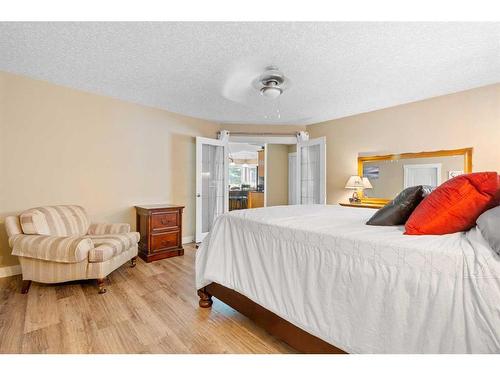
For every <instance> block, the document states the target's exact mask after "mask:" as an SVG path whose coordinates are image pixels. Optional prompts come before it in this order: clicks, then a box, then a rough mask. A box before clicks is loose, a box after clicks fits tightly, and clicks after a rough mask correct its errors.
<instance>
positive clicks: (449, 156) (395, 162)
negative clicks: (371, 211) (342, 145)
mask: <svg viewBox="0 0 500 375" xmlns="http://www.w3.org/2000/svg"><path fill="white" fill-rule="evenodd" d="M472 151H473V149H472V147H470V148H461V149H456V150H441V151H425V152H416V153H404V154H389V155H377V156H359V157H358V175H359V176H361V177H367V178H368V180H369V181H370V183H371V188H370V189H366V190H363V191H361V192H359V195H360V199H361V203H362V204H370V205H376V206H379V207H382V206H384V205H385V204H387V203H388V202H389V201H391V200H392V199H393V198H394V197H395V196H396V195H397V194H398V193H399V192H400V191H402V190H403V189H404V188H406V187H409V186H415V185H432V186H439V185H440V184H441V183H443V182H445V181H447V180H448V179H450V178H453V177H455V176H457V175H460V174H464V173H471V172H472Z"/></svg>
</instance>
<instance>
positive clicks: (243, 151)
mask: <svg viewBox="0 0 500 375" xmlns="http://www.w3.org/2000/svg"><path fill="white" fill-rule="evenodd" d="M259 150H262V146H256V145H251V144H248V143H229V157H231V158H232V159H257V157H258V154H257V151H259Z"/></svg>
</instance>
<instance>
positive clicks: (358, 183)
mask: <svg viewBox="0 0 500 375" xmlns="http://www.w3.org/2000/svg"><path fill="white" fill-rule="evenodd" d="M345 188H346V189H363V188H364V185H363V179H362V178H361V177H359V176H351V177H349V179H348V180H347V183H346V184H345Z"/></svg>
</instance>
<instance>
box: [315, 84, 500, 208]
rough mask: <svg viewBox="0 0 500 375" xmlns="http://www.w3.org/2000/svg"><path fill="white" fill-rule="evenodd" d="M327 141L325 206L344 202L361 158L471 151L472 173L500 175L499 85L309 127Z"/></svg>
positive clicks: (317, 135) (316, 135)
mask: <svg viewBox="0 0 500 375" xmlns="http://www.w3.org/2000/svg"><path fill="white" fill-rule="evenodd" d="M307 130H308V131H309V133H310V136H311V138H316V137H320V136H326V138H327V148H326V151H327V201H328V203H337V202H339V201H342V200H346V199H347V198H348V197H349V195H350V194H351V192H349V191H347V190H345V189H344V186H345V183H346V181H347V178H348V177H349V175H353V174H357V157H358V154H359V153H362V154H392V153H403V152H419V151H435V150H442V149H455V148H464V147H474V155H473V158H472V159H473V170H474V171H485V170H492V171H500V146H499V144H500V84H495V85H490V86H485V87H482V88H478V89H473V90H468V91H463V92H459V93H456V94H451V95H445V96H441V97H436V98H432V99H428V100H423V101H420V102H415V103H410V104H405V105H400V106H397V107H392V108H387V109H383V110H379V111H374V112H369V113H364V114H360V115H356V116H351V117H346V118H342V119H338V120H332V121H327V122H324V123H320V124H314V125H311V126H308V127H307Z"/></svg>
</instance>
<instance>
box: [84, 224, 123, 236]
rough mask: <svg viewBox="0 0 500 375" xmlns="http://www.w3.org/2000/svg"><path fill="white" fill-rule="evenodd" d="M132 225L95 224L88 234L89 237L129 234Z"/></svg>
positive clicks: (91, 225)
mask: <svg viewBox="0 0 500 375" xmlns="http://www.w3.org/2000/svg"><path fill="white" fill-rule="evenodd" d="M129 232H130V224H127V223H115V224H106V223H94V224H90V227H89V230H88V234H89V235H99V234H118V233H129Z"/></svg>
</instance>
